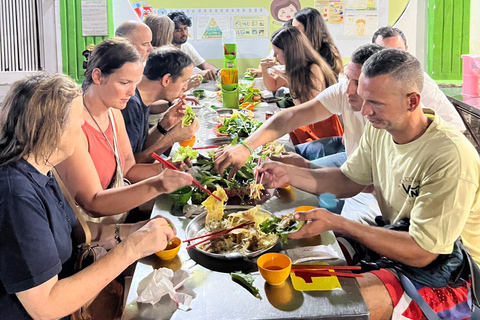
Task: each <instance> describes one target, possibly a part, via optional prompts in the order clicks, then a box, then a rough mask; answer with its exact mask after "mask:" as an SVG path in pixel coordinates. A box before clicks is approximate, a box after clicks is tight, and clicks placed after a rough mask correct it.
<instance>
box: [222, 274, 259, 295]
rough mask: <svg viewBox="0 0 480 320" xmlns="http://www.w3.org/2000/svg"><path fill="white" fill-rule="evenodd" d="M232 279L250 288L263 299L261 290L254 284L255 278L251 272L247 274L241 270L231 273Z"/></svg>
mask: <svg viewBox="0 0 480 320" xmlns="http://www.w3.org/2000/svg"><path fill="white" fill-rule="evenodd" d="M230 276H231V277H232V280H233V281H234V282H236V283H238V284H239V285H241V286H242V287H244V288H245V289H247V290H248V292H250V293H251V294H252V295H253V296H254V297H255V298H258V299H260V300H261V299H262V296H261V295H260V290H258V288H257V287H255V286H254V285H253V282H254V281H255V278H254V277H253V276H252V275H251V274H245V273H243V272H241V271H238V272H232V273H230Z"/></svg>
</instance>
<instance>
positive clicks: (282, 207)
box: [122, 104, 369, 320]
mask: <svg viewBox="0 0 480 320" xmlns="http://www.w3.org/2000/svg"><path fill="white" fill-rule="evenodd" d="M266 111H278V108H277V107H276V105H274V104H262V105H260V106H258V107H257V108H255V117H256V118H257V119H261V120H262V121H263V120H264V119H265V112H266ZM202 120H203V119H200V123H201V129H200V130H204V131H203V135H202V137H200V139H198V138H197V142H196V145H195V146H205V145H209V144H212V143H215V138H212V137H211V136H209V135H208V134H205V130H209V129H210V128H205V127H204V125H203V124H202ZM286 139H288V136H286V137H284V138H283V141H282V142H284V143H286V144H287V146H288V140H286ZM290 146H291V144H290ZM293 190H294V196H293V197H287V198H285V197H281V196H277V195H272V197H271V198H270V199H269V200H267V201H266V202H265V203H263V204H262V205H261V208H262V209H264V210H266V211H268V212H271V213H273V214H274V215H276V216H280V215H282V214H285V213H288V212H293V211H294V210H295V208H297V207H299V206H314V207H318V198H317V197H316V196H314V195H312V194H309V193H306V192H303V191H301V190H297V189H295V188H293ZM171 207H172V202H171V201H170V199H169V198H168V195H161V196H159V197H158V198H157V199H156V202H155V206H154V208H153V210H152V214H151V216H152V217H155V216H157V215H161V216H164V217H167V218H168V219H170V220H171V222H172V223H173V224H174V226H175V228H176V231H177V236H178V237H179V238H181V239H185V229H186V227H187V225H188V224H189V223H190V221H192V219H191V218H187V217H185V216H175V215H172V214H171V212H170V211H171ZM315 245H331V247H332V248H333V249H334V251H335V252H336V253H337V254H338V258H336V259H331V260H327V261H326V262H327V263H328V264H331V265H345V264H346V262H345V259H344V256H343V254H342V251H341V249H340V247H339V245H338V242H337V241H336V238H335V236H334V234H333V233H332V232H330V231H328V232H325V233H323V234H321V235H320V236H317V237H313V238H309V239H302V240H297V241H292V240H290V241H289V242H288V244H281V243H280V242H278V243H277V244H276V245H275V246H274V247H273V248H272V249H271V250H270V251H274V252H278V251H280V250H284V249H289V248H297V247H305V246H315ZM185 247H186V245H185V244H183V245H182V247H181V249H180V251H179V253H178V255H177V256H176V257H175V258H174V259H172V260H166V261H163V260H161V259H160V258H158V257H157V256H156V255H152V256H149V257H146V258H144V259H142V260H140V261H139V262H138V263H137V265H136V268H135V272H134V275H133V278H132V281H131V286H130V289H129V291H128V293H127V298H126V307H125V311H124V314H123V318H122V319H124V320H130V319H181V320H190V319H191V320H202V319H209V320H217V319H225V320H227V319H228V320H230V319H231V320H244V319H368V318H369V312H368V309H367V307H366V305H365V302H364V300H363V298H362V295H361V293H360V290H359V288H358V284H357V281H356V280H355V278H340V277H339V278H338V280H339V283H340V285H341V288H336V289H333V290H319V291H297V290H296V289H295V288H294V286H293V284H292V280H291V278H288V279H287V281H286V282H285V283H284V284H283V285H280V286H271V285H269V284H268V283H266V282H265V280H264V279H263V278H262V277H261V275H260V273H259V272H258V269H257V265H256V259H257V258H258V257H254V258H250V259H243V258H237V259H218V258H214V257H211V256H208V255H205V254H203V253H202V252H200V251H199V250H196V249H194V248H192V249H189V250H187V249H185ZM162 267H165V268H170V269H172V270H173V271H176V270H179V269H184V270H188V271H189V272H191V274H190V276H189V278H188V279H187V280H186V282H185V283H184V284H183V286H182V287H181V288H180V289H179V290H178V292H182V293H186V294H189V295H191V296H193V299H192V301H191V304H190V307H189V308H188V309H187V310H180V309H179V308H178V306H177V304H176V303H175V302H174V301H173V300H172V299H170V297H169V296H168V294H167V295H165V296H163V297H162V299H161V300H160V301H159V302H157V303H155V304H153V305H151V304H148V303H139V302H138V301H137V297H138V293H137V289H138V285H139V283H140V281H141V280H142V279H144V278H145V277H146V276H148V275H149V274H150V273H152V271H153V270H154V269H158V268H162ZM234 271H242V272H244V273H250V274H252V276H253V277H254V279H255V280H254V285H255V286H256V287H257V288H258V289H259V290H260V296H261V297H262V299H258V298H256V297H254V296H253V295H252V294H250V292H248V291H247V290H246V289H245V288H243V287H242V286H240V285H239V284H237V283H235V282H233V281H232V280H231V276H230V273H231V272H234Z"/></svg>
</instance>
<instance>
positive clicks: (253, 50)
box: [130, 0, 410, 59]
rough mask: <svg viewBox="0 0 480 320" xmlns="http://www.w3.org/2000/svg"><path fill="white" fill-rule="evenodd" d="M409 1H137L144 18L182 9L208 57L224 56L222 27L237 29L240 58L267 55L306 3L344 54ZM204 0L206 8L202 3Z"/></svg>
mask: <svg viewBox="0 0 480 320" xmlns="http://www.w3.org/2000/svg"><path fill="white" fill-rule="evenodd" d="M409 1H410V0H242V1H240V0H231V1H228V2H227V1H222V2H221V3H222V6H223V7H222V8H218V5H219V2H218V1H214V0H204V1H201V2H199V1H198V0H182V1H181V2H180V1H178V0H150V1H141V2H139V1H132V0H130V3H131V4H132V7H133V8H134V10H135V12H137V14H138V15H139V17H140V18H144V16H145V15H148V13H150V12H158V13H163V14H167V13H169V12H172V11H183V12H185V14H186V15H187V16H188V17H190V18H191V20H192V27H191V28H189V40H188V41H189V42H190V43H191V44H192V45H193V46H195V48H196V49H197V51H198V52H199V53H200V55H202V56H203V57H204V58H205V59H221V58H223V50H222V30H225V29H234V30H235V31H236V37H237V47H238V58H240V59H242V58H263V57H265V56H266V55H268V53H269V51H270V43H269V39H270V35H271V34H272V33H273V32H274V31H275V30H277V29H278V28H280V27H281V25H282V23H283V22H284V21H286V20H288V19H290V18H292V17H293V16H294V15H295V13H296V12H297V11H299V10H301V8H305V7H314V8H316V9H317V10H319V11H320V12H321V14H322V16H323V18H324V19H325V21H326V23H327V26H328V29H329V31H330V34H331V35H332V37H333V39H334V41H335V44H336V45H337V47H338V48H339V50H340V53H341V54H342V56H343V57H349V56H350V54H351V53H352V52H353V50H355V49H356V48H357V47H359V46H360V45H362V44H365V43H368V42H370V41H371V37H372V35H373V33H374V32H375V31H376V30H377V29H378V28H379V27H380V26H385V25H392V24H394V23H395V22H396V21H397V19H398V18H399V17H400V16H401V14H402V13H403V11H404V10H405V9H406V7H407V6H408V4H409ZM200 3H201V6H202V7H199V4H200Z"/></svg>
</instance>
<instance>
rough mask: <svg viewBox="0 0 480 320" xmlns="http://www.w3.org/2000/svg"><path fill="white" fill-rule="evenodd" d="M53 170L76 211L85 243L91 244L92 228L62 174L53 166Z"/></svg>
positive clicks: (61, 188)
mask: <svg viewBox="0 0 480 320" xmlns="http://www.w3.org/2000/svg"><path fill="white" fill-rule="evenodd" d="M52 171H53V175H54V176H55V179H57V182H58V185H59V186H60V190H62V193H63V195H64V196H65V198H66V199H67V201H68V203H69V204H70V206H71V207H72V210H73V212H75V215H76V216H77V220H78V222H79V223H80V225H81V226H82V229H83V232H84V233H85V245H86V246H90V244H91V243H92V234H91V232H90V228H89V227H88V224H87V222H86V221H85V219H84V218H83V217H82V214H81V212H80V210H79V209H78V206H77V204H76V202H75V200H74V199H73V197H72V195H71V194H70V192H68V190H67V187H65V184H64V183H63V181H62V178H60V175H59V174H58V172H57V169H55V167H53V169H52Z"/></svg>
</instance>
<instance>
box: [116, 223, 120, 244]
mask: <svg viewBox="0 0 480 320" xmlns="http://www.w3.org/2000/svg"><path fill="white" fill-rule="evenodd" d="M115 240H117V243H120V242H122V239H120V224H116V225H115Z"/></svg>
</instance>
